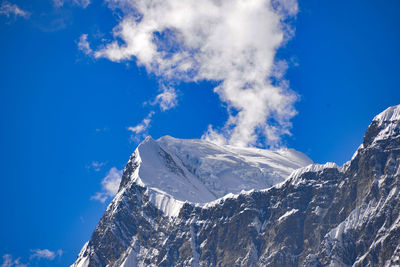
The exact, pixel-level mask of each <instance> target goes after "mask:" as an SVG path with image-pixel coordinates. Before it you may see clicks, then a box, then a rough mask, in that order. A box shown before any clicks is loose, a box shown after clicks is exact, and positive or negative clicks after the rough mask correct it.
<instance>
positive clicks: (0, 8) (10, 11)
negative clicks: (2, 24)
mask: <svg viewBox="0 0 400 267" xmlns="http://www.w3.org/2000/svg"><path fill="white" fill-rule="evenodd" d="M0 15H5V16H6V17H8V18H9V17H10V16H12V15H13V16H15V17H23V18H25V19H27V18H29V16H30V13H29V12H28V11H25V10H23V9H21V8H20V7H18V6H17V5H16V4H11V3H10V2H7V1H4V2H2V3H1V5H0Z"/></svg>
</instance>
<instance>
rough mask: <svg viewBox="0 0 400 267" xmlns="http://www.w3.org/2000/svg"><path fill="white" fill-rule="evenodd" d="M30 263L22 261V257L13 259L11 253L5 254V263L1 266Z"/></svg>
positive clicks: (24, 266)
mask: <svg viewBox="0 0 400 267" xmlns="http://www.w3.org/2000/svg"><path fill="white" fill-rule="evenodd" d="M27 266H28V264H25V263H21V260H20V258H18V259H13V257H12V256H11V255H10V254H5V255H3V263H2V264H1V267H27Z"/></svg>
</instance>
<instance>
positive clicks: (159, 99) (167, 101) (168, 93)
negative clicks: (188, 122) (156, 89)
mask: <svg viewBox="0 0 400 267" xmlns="http://www.w3.org/2000/svg"><path fill="white" fill-rule="evenodd" d="M151 104H152V105H156V104H159V105H160V108H161V110H162V111H166V110H168V109H171V108H174V107H175V106H176V105H177V104H178V101H177V95H176V92H175V89H174V88H172V87H166V86H163V87H162V92H161V93H160V94H158V95H157V96H156V98H155V99H154V101H153V102H152V103H151Z"/></svg>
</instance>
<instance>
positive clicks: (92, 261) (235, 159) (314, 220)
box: [72, 105, 400, 267]
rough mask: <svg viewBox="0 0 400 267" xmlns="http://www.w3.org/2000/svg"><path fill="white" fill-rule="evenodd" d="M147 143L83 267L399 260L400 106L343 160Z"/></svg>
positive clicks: (169, 141)
mask: <svg viewBox="0 0 400 267" xmlns="http://www.w3.org/2000/svg"><path fill="white" fill-rule="evenodd" d="M311 163H312V162H311V160H310V159H308V158H307V157H306V156H305V155H303V154H301V153H300V152H297V151H294V150H279V151H267V150H259V149H251V148H248V149H239V148H234V147H229V146H217V145H213V144H210V143H207V142H204V141H200V140H179V139H174V138H171V137H164V138H161V139H159V140H157V141H155V140H152V139H151V138H148V139H146V140H145V141H144V142H143V143H142V144H141V145H139V147H138V148H137V149H136V151H135V153H134V154H133V155H132V156H131V158H130V159H129V161H128V164H127V165H126V167H125V169H124V173H123V178H122V181H121V185H120V188H119V192H118V193H117V195H116V196H115V198H114V200H113V201H112V202H111V203H110V205H109V206H108V207H107V210H106V212H105V214H104V215H103V217H102V218H101V220H100V222H99V224H98V225H97V227H96V229H95V231H94V233H93V235H92V237H91V239H90V240H89V241H88V242H87V243H86V244H85V246H84V247H83V248H82V250H81V252H80V254H79V256H78V259H77V260H76V262H75V263H74V264H73V265H72V266H74V267H88V266H96V267H99V266H125V267H130V266H400V194H399V189H400V105H399V106H393V107H390V108H388V109H387V110H385V111H384V112H382V113H381V114H379V115H377V116H376V117H375V118H374V119H373V121H372V123H371V124H370V126H369V127H368V129H367V131H366V133H365V136H364V140H363V143H362V144H361V146H360V147H359V148H358V150H357V151H356V153H355V154H354V156H353V158H352V159H351V160H350V161H349V162H347V163H346V164H344V165H343V166H340V167H339V166H337V165H336V164H334V163H327V164H325V165H318V164H311Z"/></svg>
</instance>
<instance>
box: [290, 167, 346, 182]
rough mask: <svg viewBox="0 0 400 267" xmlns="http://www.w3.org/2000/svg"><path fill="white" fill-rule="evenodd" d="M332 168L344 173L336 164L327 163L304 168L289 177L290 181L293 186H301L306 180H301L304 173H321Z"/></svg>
mask: <svg viewBox="0 0 400 267" xmlns="http://www.w3.org/2000/svg"><path fill="white" fill-rule="evenodd" d="M331 168H335V169H338V170H339V171H342V170H341V168H340V167H339V166H338V165H337V164H336V163H334V162H327V163H325V164H310V165H308V166H306V167H303V168H300V169H297V170H295V171H293V172H292V174H291V175H290V176H289V178H288V180H290V182H291V183H292V184H293V185H299V184H301V183H303V182H305V180H304V179H302V178H301V177H302V175H303V174H304V173H306V172H320V171H323V170H325V169H331Z"/></svg>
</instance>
